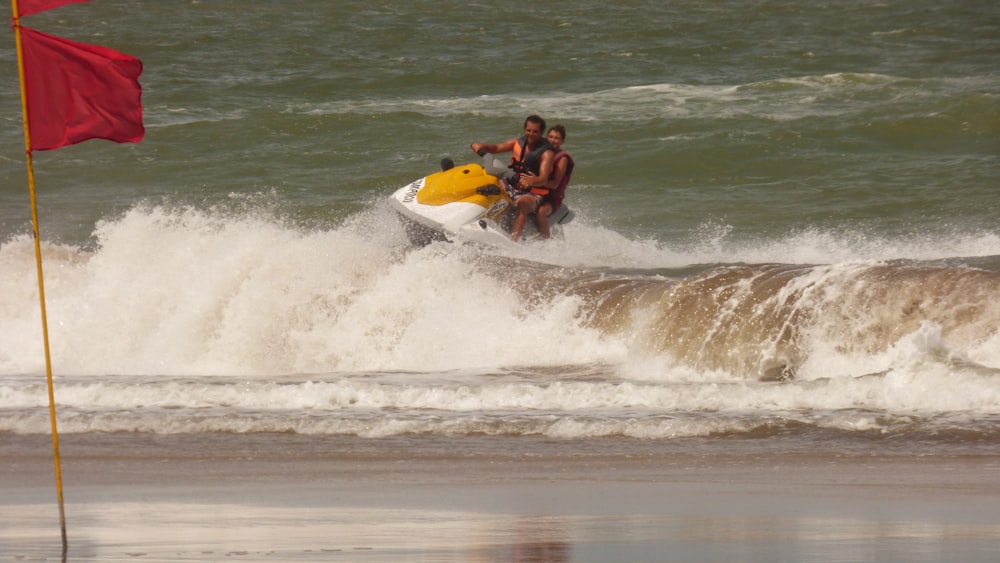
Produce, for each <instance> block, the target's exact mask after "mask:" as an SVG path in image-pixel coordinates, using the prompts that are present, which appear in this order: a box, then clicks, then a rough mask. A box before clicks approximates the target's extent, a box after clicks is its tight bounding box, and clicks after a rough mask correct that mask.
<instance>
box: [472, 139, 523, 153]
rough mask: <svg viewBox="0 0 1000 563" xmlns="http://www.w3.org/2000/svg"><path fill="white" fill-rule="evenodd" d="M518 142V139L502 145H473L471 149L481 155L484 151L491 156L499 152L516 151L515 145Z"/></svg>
mask: <svg viewBox="0 0 1000 563" xmlns="http://www.w3.org/2000/svg"><path fill="white" fill-rule="evenodd" d="M516 142H517V138H513V139H507V140H506V141H504V142H502V143H472V144H470V145H469V148H471V149H472V152H474V153H476V154H479V153H480V152H482V151H486V152H488V153H490V154H496V153H498V152H510V151H512V150H514V143H516Z"/></svg>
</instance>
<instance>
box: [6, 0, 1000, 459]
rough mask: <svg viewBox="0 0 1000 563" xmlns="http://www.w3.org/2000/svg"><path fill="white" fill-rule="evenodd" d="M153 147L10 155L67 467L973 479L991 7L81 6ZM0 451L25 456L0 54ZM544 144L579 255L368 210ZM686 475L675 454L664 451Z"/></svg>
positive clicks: (983, 384)
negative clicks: (102, 447)
mask: <svg viewBox="0 0 1000 563" xmlns="http://www.w3.org/2000/svg"><path fill="white" fill-rule="evenodd" d="M23 23H24V25H26V26H28V27H34V28H36V29H39V30H41V31H45V32H47V33H52V34H56V35H62V36H65V37H68V38H71V39H75V40H78V41H83V42H89V43H95V44H101V45H106V46H109V47H112V48H115V49H118V50H120V51H123V52H126V53H129V54H132V55H134V56H137V57H139V58H140V59H141V60H142V61H143V62H144V65H145V71H144V73H143V75H142V78H141V83H142V85H143V88H144V95H143V100H144V105H145V122H146V127H147V135H146V138H145V140H143V141H142V142H141V143H138V144H134V145H116V144H113V143H109V142H105V141H96V140H95V141H88V142H86V143H82V144H80V145H76V146H72V147H67V148H64V149H60V150H58V151H52V152H39V153H35V155H34V156H35V173H36V184H37V190H38V199H39V215H40V223H41V226H40V228H41V242H42V247H43V254H44V271H45V284H46V285H45V287H46V297H47V305H48V314H49V317H48V318H49V329H50V338H51V344H52V362H53V371H54V374H55V383H56V401H57V408H58V417H59V429H60V432H61V433H65V434H69V435H73V434H77V435H105V434H104V433H111V434H108V435H111V436H116V435H121V436H125V435H127V434H126V433H137V432H138V433H149V434H167V435H199V434H201V435H205V436H216V435H218V434H225V433H237V434H247V435H249V434H254V435H257V434H259V435H261V436H273V439H274V440H281V439H282V437H283V436H287V435H288V434H289V433H294V434H299V435H302V436H349V437H351V438H352V439H357V438H361V439H367V438H372V439H374V438H386V437H402V438H406V437H410V438H412V439H414V440H418V439H420V438H422V437H430V438H435V437H447V438H448V439H452V438H457V439H463V438H467V439H468V440H479V441H481V440H489V439H490V438H491V437H502V438H503V439H505V440H506V439H512V438H514V439H516V438H518V437H525V438H536V437H541V438H546V439H550V440H552V441H553V442H555V443H559V444H564V445H565V446H566V447H567V448H577V449H586V448H587V447H588V445H590V444H594V443H597V442H602V443H608V441H619V442H621V443H623V444H628V445H627V447H626V449H628V448H633V449H635V450H636V451H641V450H642V449H643V448H649V447H659V446H662V445H676V444H681V445H683V444H685V443H687V442H685V441H686V440H687V441H690V440H698V441H699V443H711V444H721V446H720V447H723V448H730V447H736V446H737V445H738V446H739V447H742V448H748V449H753V448H756V447H759V448H773V447H779V446H778V445H779V444H780V447H782V448H790V449H795V448H802V449H817V448H818V449H823V448H826V449H829V450H843V449H845V448H853V449H858V450H865V449H872V450H875V449H884V448H898V449H899V450H900V451H906V452H911V453H912V452H920V451H925V450H935V451H941V450H943V451H949V452H958V453H971V452H984V451H995V448H996V446H997V445H998V443H1000V198H998V197H997V196H998V186H1000V183H998V179H1000V73H998V66H997V61H998V60H1000V5H998V4H996V3H995V2H985V1H982V2H977V1H959V2H948V3H941V2H936V1H930V0H906V1H903V0H888V1H884V2H879V3H872V2H867V1H864V2H862V1H856V2H855V1H837V2H824V3H817V2H805V1H793V0H785V1H778V0H761V1H753V2H743V1H739V2H737V1H722V2H692V1H678V2H659V1H638V2H629V3H627V5H620V4H618V3H609V2H597V1H591V0H585V1H579V2H573V3H568V2H567V3H556V4H553V3H546V4H542V5H538V6H537V7H532V8H530V9H527V8H525V7H523V6H520V7H518V6H514V5H510V4H503V3H490V2H468V1H467V2H454V1H450V0H448V1H434V2H430V1H412V2H405V3H404V2H370V1H369V2H354V1H340V2H307V1H305V0H291V1H278V0H244V1H241V2H227V1H212V0H205V1H190V0H184V1H182V0H155V1H154V0H94V1H93V2H88V3H83V4H75V5H72V6H67V7H64V8H61V9H59V10H54V11H52V12H48V13H44V14H39V15H36V16H32V17H31V18H25V20H24V21H23ZM0 73H2V75H3V76H6V77H7V79H6V80H3V81H0V94H2V95H0V110H2V111H0V124H2V127H0V320H2V322H0V436H4V435H6V436H8V437H11V436H12V435H18V436H32V435H37V434H45V433H47V432H48V431H49V419H48V411H47V408H46V407H47V404H48V398H47V394H46V391H45V378H44V371H45V368H44V356H43V352H42V339H41V324H40V321H39V313H38V289H37V281H36V277H35V262H34V253H33V252H34V251H33V244H32V241H31V237H30V219H31V215H30V210H29V199H28V191H27V177H26V172H25V164H24V145H23V134H22V129H21V117H20V113H19V112H20V109H19V104H18V90H17V79H16V76H17V72H16V57H15V54H14V48H13V38H12V36H11V37H10V39H9V40H8V41H6V42H4V43H3V44H2V45H0ZM530 113H538V114H541V115H542V116H543V117H545V118H546V119H547V120H548V121H549V123H550V124H554V123H562V124H564V125H565V126H566V127H567V129H568V138H567V144H566V148H567V149H569V150H570V151H571V152H572V153H573V154H574V156H575V159H576V162H577V168H576V173H575V174H574V178H573V183H572V184H571V187H570V191H569V193H568V196H567V203H568V204H569V205H570V206H571V207H573V208H574V210H575V211H576V213H577V219H576V220H575V221H574V222H573V223H571V224H570V225H568V226H567V228H566V236H565V239H564V240H555V241H549V242H529V243H525V244H523V245H521V247H520V248H518V249H517V251H514V252H507V253H502V252H500V251H497V250H492V249H483V248H478V247H473V246H462V245H453V244H447V243H439V244H433V245H430V246H427V247H423V248H414V247H412V246H410V245H409V244H408V242H407V240H406V237H405V234H404V232H403V230H402V228H401V226H400V225H399V223H398V221H397V220H396V217H395V216H394V215H393V212H392V211H391V210H390V208H389V206H388V204H387V201H386V198H387V196H388V195H389V194H390V193H391V192H392V191H393V190H395V189H396V188H398V187H399V186H402V185H405V184H406V183H408V182H410V181H412V180H413V179H415V178H419V177H421V176H423V175H425V174H428V173H430V172H432V171H434V170H436V167H437V163H438V161H439V160H440V159H441V158H442V157H445V156H448V157H451V158H453V159H455V160H456V161H459V162H460V161H462V160H463V159H470V160H471V158H472V156H473V155H471V154H469V151H468V145H469V143H470V142H471V141H474V140H478V141H498V140H503V139H506V138H509V137H512V136H514V135H516V134H518V133H519V131H520V128H521V123H522V121H523V119H524V117H525V116H526V115H528V114H530ZM679 447H682V446H679Z"/></svg>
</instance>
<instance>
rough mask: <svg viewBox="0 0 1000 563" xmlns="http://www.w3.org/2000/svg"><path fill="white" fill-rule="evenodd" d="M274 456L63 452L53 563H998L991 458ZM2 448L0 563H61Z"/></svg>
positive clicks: (417, 447) (445, 445)
mask: <svg viewBox="0 0 1000 563" xmlns="http://www.w3.org/2000/svg"><path fill="white" fill-rule="evenodd" d="M7 438H10V437H9V436H8V437H7ZM44 438H45V439H47V437H44ZM271 440H272V442H271V443H272V447H262V443H261V442H260V439H259V438H247V437H241V436H229V437H214V438H211V439H210V440H209V441H208V442H206V441H205V438H204V437H200V438H194V437H188V438H185V437H172V438H156V437H148V436H147V437H142V436H132V437H124V436H116V437H106V438H96V437H88V438H76V437H72V436H71V437H69V438H64V440H63V447H62V450H63V451H62V455H63V463H62V467H63V480H64V482H63V486H64V496H65V502H66V504H65V506H66V517H67V532H68V537H69V549H68V552H67V554H66V560H68V561H268V562H274V561H442V562H452V561H574V562H583V561H587V562H598V561H724V560H728V561H733V560H741V561H947V560H950V561H996V553H998V552H1000V455H997V454H989V453H981V454H972V455H943V454H940V453H931V454H927V453H920V454H902V453H899V452H893V453H879V452H864V451H855V452H849V453H844V452H842V451H837V452H833V451H827V452H801V451H800V452H788V451H786V452H759V453H757V454H754V453H748V452H747V451H744V450H746V448H741V447H736V448H725V447H722V448H714V449H712V450H710V451H705V450H700V451H697V448H688V450H689V451H684V448H679V447H670V448H664V447H661V446H658V445H656V444H646V445H640V446H634V444H633V447H629V448H622V447H620V446H617V445H612V444H613V442H612V441H608V442H607V443H606V444H605V445H602V446H598V447H594V446H593V445H592V444H591V445H590V446H589V447H588V449H587V451H579V450H578V449H576V448H575V447H574V446H573V444H572V443H568V442H557V441H545V440H534V441H533V440H527V439H520V440H509V441H504V440H491V439H488V438H479V439H476V440H475V441H474V443H473V442H472V441H470V440H468V439H466V440H459V439H456V440H440V439H439V440H421V439H394V440H361V439H351V440H340V439H336V438H330V437H325V438H322V439H309V438H302V437H296V438H292V437H281V436H276V437H272V438H271ZM7 442H8V443H7V445H6V446H4V447H2V448H0V452H2V453H3V459H4V461H3V464H2V477H3V479H2V482H0V561H38V560H43V561H58V560H61V559H62V549H61V542H60V533H59V517H58V506H57V503H56V493H55V485H54V477H53V467H52V460H51V444H50V443H48V442H45V441H44V440H42V439H40V438H38V437H34V438H30V437H29V438H25V437H15V438H13V439H10V440H7ZM274 444H281V446H280V447H277V446H274ZM46 448H48V449H46ZM727 449H729V450H733V451H726V450H727Z"/></svg>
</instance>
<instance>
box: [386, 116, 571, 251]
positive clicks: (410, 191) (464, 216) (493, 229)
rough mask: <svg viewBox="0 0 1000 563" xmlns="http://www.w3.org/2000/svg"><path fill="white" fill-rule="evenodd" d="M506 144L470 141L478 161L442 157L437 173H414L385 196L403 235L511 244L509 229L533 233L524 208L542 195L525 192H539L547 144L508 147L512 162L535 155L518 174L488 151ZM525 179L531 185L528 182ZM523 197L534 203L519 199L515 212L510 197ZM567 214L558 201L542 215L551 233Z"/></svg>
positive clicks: (534, 225) (525, 234)
mask: <svg viewBox="0 0 1000 563" xmlns="http://www.w3.org/2000/svg"><path fill="white" fill-rule="evenodd" d="M532 117H536V116H531V117H529V120H530V119H531V118H532ZM538 119H540V118H538ZM542 124H544V122H542ZM529 125H536V124H531V123H529V121H526V122H525V129H526V130H527V128H528V127H529ZM543 126H544V125H543ZM533 133H534V132H533ZM526 136H527V135H526ZM523 139H524V138H523V137H522V139H518V140H513V141H521V140H523ZM507 144H513V143H511V141H507V142H504V143H500V144H498V145H488V144H482V143H473V144H472V148H473V149H474V150H477V152H479V154H480V156H481V157H482V159H483V160H482V163H481V164H466V165H465V166H461V167H456V166H454V165H453V163H452V161H451V160H450V159H444V160H443V161H442V163H441V171H440V172H436V173H434V174H431V175H429V176H426V177H424V178H420V179H418V180H416V181H414V182H412V183H410V184H408V185H406V186H403V187H402V188H400V189H398V190H397V191H396V192H395V193H393V194H392V197H391V198H390V200H389V201H390V203H391V204H392V206H393V207H394V208H395V209H396V211H397V212H398V213H399V215H400V216H401V217H402V219H403V222H404V224H405V225H406V227H407V234H408V235H409V237H410V240H411V241H412V242H413V243H414V244H418V245H423V244H428V243H429V242H431V241H434V240H448V241H473V242H480V243H485V244H491V245H494V246H504V245H509V244H511V239H512V236H513V235H515V234H516V235H518V236H517V237H516V238H523V237H528V238H533V237H535V236H538V234H539V230H538V225H537V223H536V222H535V221H534V220H526V219H527V216H528V214H529V213H530V212H532V211H535V210H536V209H537V208H538V207H539V204H540V202H541V199H542V198H541V197H540V194H531V192H530V190H531V189H532V188H535V189H536V191H541V189H543V188H544V184H545V183H546V181H545V180H546V179H547V175H541V174H540V172H544V171H543V170H541V166H538V165H541V164H542V159H543V158H547V160H548V163H549V167H550V168H551V146H549V145H548V143H547V142H546V143H545V145H544V146H546V147H548V148H546V149H544V150H543V151H538V150H537V149H538V147H539V146H541V144H540V143H536V144H535V146H534V150H532V147H531V146H530V145H529V144H528V143H526V142H525V143H524V144H523V145H521V146H518V147H517V148H519V149H521V152H520V156H518V154H519V153H518V152H517V150H516V149H515V150H514V163H515V164H516V163H517V162H518V161H524V160H525V159H526V157H528V155H529V153H531V152H534V154H535V155H536V163H534V165H533V163H529V165H528V166H527V167H525V166H523V163H522V166H520V167H519V168H520V170H521V173H520V174H519V173H518V172H517V171H515V170H514V169H512V168H511V167H508V166H505V165H504V164H503V163H502V162H500V161H498V160H497V159H496V158H495V157H494V156H493V155H492V154H491V152H505V150H504V149H506V146H505V145H507ZM477 145H478V146H477ZM540 152H546V153H547V155H546V156H544V157H543V156H542V155H541V154H540ZM531 183H534V184H535V185H534V186H532V185H531ZM564 184H565V183H563V186H564ZM524 199H530V200H531V201H530V202H528V203H533V204H534V205H529V206H527V207H528V208H529V211H528V212H524V209H525V207H526V206H525V204H521V208H522V212H521V213H520V214H519V213H518V209H517V206H518V204H516V203H515V202H517V201H522V200H524ZM546 211H547V210H546ZM519 215H521V216H522V217H523V218H524V219H521V217H519ZM519 219H521V220H520V222H519ZM572 219H573V212H572V211H570V210H569V208H567V207H566V206H565V205H559V206H558V208H557V209H555V211H553V212H552V213H551V215H548V223H549V226H550V229H551V233H552V234H553V235H556V236H560V235H561V228H560V225H564V224H566V223H569V222H570V221H572ZM517 228H521V229H523V232H520V231H518V230H516V229H517ZM516 238H515V239H516Z"/></svg>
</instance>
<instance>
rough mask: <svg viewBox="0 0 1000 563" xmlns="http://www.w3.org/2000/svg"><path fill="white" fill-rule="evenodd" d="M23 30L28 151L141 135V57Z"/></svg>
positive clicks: (129, 140)
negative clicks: (89, 140)
mask: <svg viewBox="0 0 1000 563" xmlns="http://www.w3.org/2000/svg"><path fill="white" fill-rule="evenodd" d="M21 33H22V39H21V44H22V50H23V53H24V78H25V92H26V94H27V104H28V130H29V133H30V136H31V147H30V150H41V151H44V150H52V149H58V148H59V147H63V146H66V145H72V144H75V143H79V142H81V141H86V140H87V139H107V140H109V141H115V142H117V143H137V142H139V141H140V140H142V137H143V135H145V132H146V131H145V129H144V128H143V126H142V101H141V97H142V87H141V86H139V82H138V78H139V74H141V73H142V61H140V60H139V59H137V58H135V57H132V56H129V55H125V54H123V53H119V52H118V51H115V50H113V49H108V48H106V47H100V46H98V45H87V44H85V43H77V42H75V41H69V40H67V39H63V38H61V37H55V36H53V35H48V34H45V33H42V32H40V31H35V30H33V29H29V28H26V27H22V28H21Z"/></svg>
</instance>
